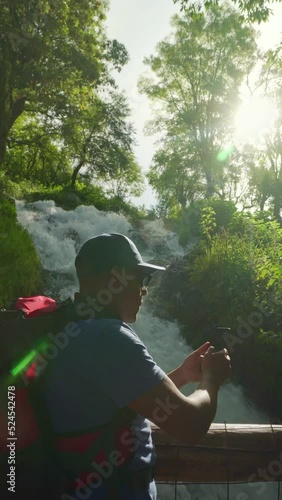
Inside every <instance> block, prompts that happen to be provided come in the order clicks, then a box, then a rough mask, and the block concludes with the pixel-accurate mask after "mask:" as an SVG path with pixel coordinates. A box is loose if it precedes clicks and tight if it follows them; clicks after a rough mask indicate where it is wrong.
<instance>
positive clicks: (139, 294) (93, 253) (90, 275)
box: [75, 233, 165, 323]
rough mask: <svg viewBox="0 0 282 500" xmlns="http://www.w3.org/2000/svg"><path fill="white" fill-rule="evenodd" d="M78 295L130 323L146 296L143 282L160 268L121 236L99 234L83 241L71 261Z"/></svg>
mask: <svg viewBox="0 0 282 500" xmlns="http://www.w3.org/2000/svg"><path fill="white" fill-rule="evenodd" d="M75 266H76V272H77V276H78V279H79V283H80V292H81V293H82V294H83V295H86V296H88V297H93V298H95V300H96V301H97V308H98V309H97V310H98V311H99V307H100V308H101V307H102V309H103V310H105V311H107V312H109V311H110V312H111V313H112V314H114V315H115V316H116V317H119V318H120V319H121V320H123V321H126V322H130V323H133V322H134V321H135V320H136V315H137V313H138V310H139V308H140V306H141V303H142V298H143V296H144V295H146V293H147V290H146V282H148V280H149V279H150V277H151V275H152V274H153V273H154V272H156V271H158V270H162V271H163V270H165V268H164V267H161V266H156V265H153V264H148V263H146V262H144V261H143V259H142V257H141V255H140V253H139V251H138V250H137V248H136V246H135V245H134V243H133V242H132V241H131V240H130V239H129V238H127V237H126V236H124V235H122V234H117V233H112V234H106V233H105V234H100V235H98V236H95V237H94V238H91V239H90V240H88V241H86V243H84V245H83V246H82V247H81V249H80V251H79V252H78V254H77V257H76V259H75Z"/></svg>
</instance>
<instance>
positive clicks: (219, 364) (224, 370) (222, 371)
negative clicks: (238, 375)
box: [201, 346, 231, 387]
mask: <svg viewBox="0 0 282 500" xmlns="http://www.w3.org/2000/svg"><path fill="white" fill-rule="evenodd" d="M201 370H202V380H204V379H205V380H209V381H211V382H212V383H214V384H215V385H217V386H218V387H219V386H220V385H221V384H223V382H225V380H226V379H227V378H229V377H230V374H231V361H230V356H229V354H228V351H227V349H222V351H218V352H215V348H214V347H213V346H210V347H209V348H208V349H207V351H206V353H205V354H204V356H203V358H202V364H201Z"/></svg>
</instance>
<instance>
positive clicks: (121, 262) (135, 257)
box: [75, 233, 165, 275]
mask: <svg viewBox="0 0 282 500" xmlns="http://www.w3.org/2000/svg"><path fill="white" fill-rule="evenodd" d="M75 266H76V269H77V273H78V274H81V273H82V274H85V275H87V274H88V275H96V274H101V273H104V272H108V271H110V270H111V269H113V267H125V268H127V269H134V268H136V267H138V268H140V269H142V271H143V272H144V273H145V274H153V273H154V272H156V271H165V267H162V266H155V265H154V264H147V263H146V262H144V261H143V259H142V257H141V255H140V253H139V252H138V250H137V248H136V246H135V245H134V243H133V241H131V240H130V239H129V238H127V236H124V235H123V234H118V233H111V234H107V233H103V234H99V235H98V236H94V238H90V240H87V241H86V242H85V243H84V244H83V245H82V247H81V249H80V250H79V252H78V254H77V256H76V259H75Z"/></svg>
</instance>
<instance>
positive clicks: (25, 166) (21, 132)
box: [4, 113, 72, 187]
mask: <svg viewBox="0 0 282 500" xmlns="http://www.w3.org/2000/svg"><path fill="white" fill-rule="evenodd" d="M58 141H59V138H58V134H57V132H56V131H54V130H52V129H50V127H48V124H46V123H44V120H38V119H36V118H29V117H28V116H27V113H23V114H22V115H21V116H20V117H19V118H18V119H17V122H16V123H15V125H14V126H13V128H12V130H11V131H10V134H9V138H8V147H7V152H6V159H5V166H4V174H5V175H6V176H7V177H8V178H9V179H10V180H12V181H13V182H23V181H28V182H30V183H31V182H32V183H33V184H38V183H39V184H41V185H43V186H44V187H53V186H57V185H65V184H66V183H67V182H68V181H69V179H70V177H71V174H72V169H71V163H70V158H69V155H68V151H67V149H66V147H65V146H64V145H63V144H62V141H61V145H60V146H59V142H58Z"/></svg>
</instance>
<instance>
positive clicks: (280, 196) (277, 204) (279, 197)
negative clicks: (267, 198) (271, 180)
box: [273, 179, 282, 226]
mask: <svg viewBox="0 0 282 500" xmlns="http://www.w3.org/2000/svg"><path fill="white" fill-rule="evenodd" d="M281 187H282V186H281V182H280V180H279V179H277V180H276V186H275V192H274V199H273V215H274V217H275V219H276V220H277V221H278V222H279V224H280V225H281V226H282V220H281V215H280V212H281V208H282V207H281V205H282V193H281Z"/></svg>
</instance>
